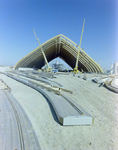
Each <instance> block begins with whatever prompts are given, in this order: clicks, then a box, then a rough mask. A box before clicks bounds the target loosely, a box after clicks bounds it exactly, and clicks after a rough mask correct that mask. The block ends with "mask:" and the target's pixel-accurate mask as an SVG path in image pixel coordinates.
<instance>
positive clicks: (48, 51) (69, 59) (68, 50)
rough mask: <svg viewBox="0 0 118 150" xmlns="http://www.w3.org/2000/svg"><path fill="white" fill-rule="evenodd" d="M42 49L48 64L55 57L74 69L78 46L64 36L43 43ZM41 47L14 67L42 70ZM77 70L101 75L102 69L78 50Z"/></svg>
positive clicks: (60, 35) (83, 52) (82, 51)
mask: <svg viewBox="0 0 118 150" xmlns="http://www.w3.org/2000/svg"><path fill="white" fill-rule="evenodd" d="M41 46H42V48H43V50H44V53H45V55H46V57H47V60H48V62H50V61H51V60H53V59H54V58H56V57H60V58H61V59H62V60H64V61H65V62H66V63H67V64H68V65H69V66H71V67H72V68H74V67H75V63H76V58H77V54H78V50H79V49H78V45H77V44H76V43H74V42H73V41H72V40H70V39H69V38H67V37H66V36H64V35H62V34H59V35H57V36H55V37H53V38H51V39H50V40H48V41H46V42H45V43H43V44H42V45H41ZM41 46H39V47H37V48H36V49H34V50H33V51H32V52H30V53H29V54H28V55H26V56H25V57H23V58H22V59H21V60H20V61H19V62H18V63H17V64H16V65H15V67H14V68H15V69H18V68H19V67H28V68H29V67H30V68H39V69H40V68H42V67H43V66H44V58H43V55H42V52H41ZM78 70H80V71H81V70H83V71H85V72H98V73H102V72H103V71H102V68H101V67H100V66H99V65H98V64H97V63H96V62H95V61H94V60H93V59H92V58H91V57H90V56H89V55H88V54H87V53H86V52H85V51H84V50H83V49H81V48H80V54H79V61H78Z"/></svg>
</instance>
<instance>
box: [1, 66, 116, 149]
mask: <svg viewBox="0 0 118 150" xmlns="http://www.w3.org/2000/svg"><path fill="white" fill-rule="evenodd" d="M1 68H2V67H0V70H2V71H3V69H1ZM0 79H2V80H4V82H6V84H7V85H8V86H9V87H10V88H11V89H12V94H13V95H14V97H15V98H16V99H17V100H18V101H19V103H20V104H21V105H22V107H23V108H24V110H25V112H26V113H27V115H28V117H29V119H30V120H31V122H32V125H33V128H34V130H35V132H36V134H37V137H38V140H39V143H40V146H41V149H42V150H118V94H117V93H114V92H112V91H109V90H108V89H106V88H105V87H103V86H101V87H99V84H96V83H94V82H92V81H85V80H83V79H80V78H78V77H77V76H75V77H74V76H73V75H72V74H70V75H59V76H58V78H57V79H54V80H55V81H56V82H59V83H60V84H62V85H64V86H65V87H66V88H67V89H69V90H72V91H73V94H69V93H66V92H65V94H66V95H67V96H68V97H70V98H71V99H72V100H74V101H75V102H76V103H78V104H79V105H80V106H81V107H82V108H83V109H85V110H86V111H87V112H88V113H89V114H90V115H91V116H92V117H94V124H93V125H91V126H62V125H60V123H59V122H58V120H57V118H56V116H55V113H54V111H53V109H52V107H51V105H50V104H49V102H48V100H46V99H45V98H44V97H43V96H42V95H41V94H40V93H39V92H37V91H35V90H34V89H32V88H30V87H27V86H25V85H23V84H21V83H19V82H17V81H15V80H13V79H10V78H8V77H7V76H5V75H2V74H0Z"/></svg>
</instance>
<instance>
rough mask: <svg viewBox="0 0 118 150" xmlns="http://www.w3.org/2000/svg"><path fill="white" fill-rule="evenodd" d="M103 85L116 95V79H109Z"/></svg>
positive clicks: (117, 87) (117, 91)
mask: <svg viewBox="0 0 118 150" xmlns="http://www.w3.org/2000/svg"><path fill="white" fill-rule="evenodd" d="M104 84H105V86H106V87H107V88H108V89H110V90H112V91H114V92H116V93H118V77H115V78H110V79H109V80H106V82H105V83H104Z"/></svg>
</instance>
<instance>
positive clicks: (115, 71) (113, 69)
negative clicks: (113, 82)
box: [110, 62, 118, 75]
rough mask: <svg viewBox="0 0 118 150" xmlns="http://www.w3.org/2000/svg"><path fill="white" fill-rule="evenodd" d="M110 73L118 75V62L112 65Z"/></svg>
mask: <svg viewBox="0 0 118 150" xmlns="http://www.w3.org/2000/svg"><path fill="white" fill-rule="evenodd" d="M110 73H111V74H116V75H117V74H118V63H116V62H115V63H114V64H112V65H111V69H110Z"/></svg>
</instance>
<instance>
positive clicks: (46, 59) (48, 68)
mask: <svg viewBox="0 0 118 150" xmlns="http://www.w3.org/2000/svg"><path fill="white" fill-rule="evenodd" d="M33 31H34V35H35V37H36V40H37V41H38V43H39V46H41V44H40V41H39V39H38V38H37V36H36V33H35V30H34V29H33ZM41 51H42V54H43V57H44V59H45V62H46V64H47V66H48V69H49V64H48V61H47V58H46V56H45V53H44V51H43V48H42V46H41Z"/></svg>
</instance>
